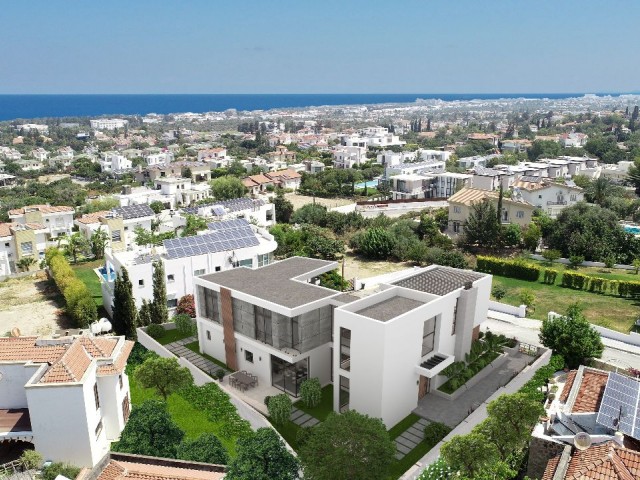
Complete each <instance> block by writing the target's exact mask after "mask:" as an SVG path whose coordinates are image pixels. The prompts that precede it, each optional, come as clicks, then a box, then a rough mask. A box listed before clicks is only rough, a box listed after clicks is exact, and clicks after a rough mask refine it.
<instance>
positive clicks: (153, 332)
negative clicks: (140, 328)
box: [146, 323, 166, 340]
mask: <svg viewBox="0 0 640 480" xmlns="http://www.w3.org/2000/svg"><path fill="white" fill-rule="evenodd" d="M146 332H147V335H149V336H150V337H151V338H153V339H155V340H158V339H159V338H162V337H164V334H165V333H166V330H165V329H164V327H163V326H162V325H158V324H157V323H152V324H151V325H149V326H148V327H147V329H146Z"/></svg>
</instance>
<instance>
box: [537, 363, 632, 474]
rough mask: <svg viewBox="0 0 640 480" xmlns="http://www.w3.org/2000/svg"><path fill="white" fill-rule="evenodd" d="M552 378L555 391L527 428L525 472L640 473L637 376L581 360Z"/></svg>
mask: <svg viewBox="0 0 640 480" xmlns="http://www.w3.org/2000/svg"><path fill="white" fill-rule="evenodd" d="M555 384H556V385H557V386H559V387H560V391H559V392H558V394H557V395H556V396H555V398H553V397H552V399H551V400H550V401H549V402H547V404H546V406H545V409H546V410H547V414H546V416H545V417H544V418H543V419H541V421H540V422H539V423H538V424H537V425H536V427H535V428H534V430H533V433H532V437H531V444H530V449H529V461H528V468H527V475H529V476H530V477H531V478H543V479H545V480H552V479H578V478H579V479H598V480H601V479H607V480H608V479H615V480H618V479H625V480H626V479H631V478H639V477H638V475H639V474H640V423H639V422H640V410H639V407H640V404H639V403H638V402H639V401H640V379H638V378H633V377H630V376H627V375H622V374H620V373H615V372H607V371H604V370H598V369H595V368H591V367H585V366H580V367H579V368H578V369H577V370H572V371H570V372H568V373H566V374H564V373H563V374H560V375H557V376H556V377H555Z"/></svg>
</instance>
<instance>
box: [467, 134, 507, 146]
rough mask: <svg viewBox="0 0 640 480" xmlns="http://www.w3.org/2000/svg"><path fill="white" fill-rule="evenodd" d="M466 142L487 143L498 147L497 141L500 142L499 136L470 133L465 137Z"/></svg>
mask: <svg viewBox="0 0 640 480" xmlns="http://www.w3.org/2000/svg"><path fill="white" fill-rule="evenodd" d="M467 140H471V141H476V142H488V143H491V144H493V145H495V146H498V141H499V140H500V136H499V135H492V134H490V133H470V134H469V135H467Z"/></svg>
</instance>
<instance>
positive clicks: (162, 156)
mask: <svg viewBox="0 0 640 480" xmlns="http://www.w3.org/2000/svg"><path fill="white" fill-rule="evenodd" d="M144 161H145V162H147V165H148V166H150V167H155V166H157V165H168V164H170V163H171V162H173V153H171V152H168V151H167V152H160V153H153V154H150V155H145V157H144Z"/></svg>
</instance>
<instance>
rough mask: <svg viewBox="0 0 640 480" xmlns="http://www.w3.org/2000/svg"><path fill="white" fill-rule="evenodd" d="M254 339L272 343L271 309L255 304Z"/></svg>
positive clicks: (268, 343)
mask: <svg viewBox="0 0 640 480" xmlns="http://www.w3.org/2000/svg"><path fill="white" fill-rule="evenodd" d="M254 308H255V319H256V340H259V341H261V342H264V343H266V344H267V345H273V334H272V328H271V310H268V309H266V308H263V307H258V306H255V307H254Z"/></svg>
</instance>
